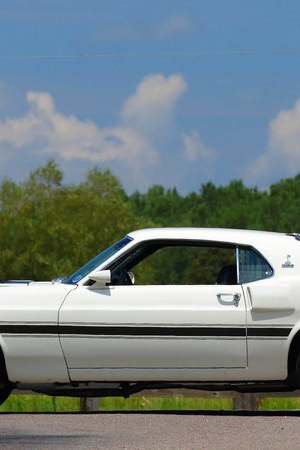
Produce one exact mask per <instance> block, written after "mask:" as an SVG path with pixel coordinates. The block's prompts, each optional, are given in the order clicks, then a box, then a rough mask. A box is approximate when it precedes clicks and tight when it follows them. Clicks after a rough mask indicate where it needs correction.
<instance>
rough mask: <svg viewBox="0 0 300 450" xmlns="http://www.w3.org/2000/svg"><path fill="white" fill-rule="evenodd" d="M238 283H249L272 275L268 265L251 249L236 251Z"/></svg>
mask: <svg viewBox="0 0 300 450" xmlns="http://www.w3.org/2000/svg"><path fill="white" fill-rule="evenodd" d="M238 260H239V283H241V284H243V283H250V282H251V281H257V280H262V279H264V278H269V277H271V276H272V275H273V270H272V267H271V266H270V264H269V263H268V262H267V261H266V260H265V259H264V258H263V257H262V256H261V255H260V254H258V253H256V252H255V251H254V250H253V249H251V248H239V249H238Z"/></svg>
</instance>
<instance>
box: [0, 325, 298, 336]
mask: <svg viewBox="0 0 300 450" xmlns="http://www.w3.org/2000/svg"><path fill="white" fill-rule="evenodd" d="M246 332H247V336H248V337H287V336H288V335H289V333H290V332H291V328H280V327H267V328H263V327H249V328H248V329H247V330H246V328H243V327H228V328H225V327H224V328H223V327H168V326H138V325H136V326H132V325H130V326H84V325H62V326H60V327H58V325H33V324H28V325H25V324H23V325H21V324H16V325H8V324H7V325H0V334H29V335H30V334H54V335H58V334H59V335H60V336H64V335H73V336H80V335H91V336H120V335H121V336H178V337H183V336H185V337H201V336H211V337H214V336H215V337H246Z"/></svg>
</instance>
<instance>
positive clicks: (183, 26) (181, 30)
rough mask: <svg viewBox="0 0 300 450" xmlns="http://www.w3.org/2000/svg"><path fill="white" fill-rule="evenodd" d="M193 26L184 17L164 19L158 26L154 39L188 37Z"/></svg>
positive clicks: (174, 16)
mask: <svg viewBox="0 0 300 450" xmlns="http://www.w3.org/2000/svg"><path fill="white" fill-rule="evenodd" d="M193 28H194V27H193V24H192V23H191V21H190V19H189V18H188V17H186V16H184V15H173V16H169V17H167V18H166V19H165V21H164V22H162V23H161V24H159V25H158V27H157V29H156V32H155V36H156V38H163V39H164V38H169V37H173V36H182V35H188V34H190V33H191V31H193Z"/></svg>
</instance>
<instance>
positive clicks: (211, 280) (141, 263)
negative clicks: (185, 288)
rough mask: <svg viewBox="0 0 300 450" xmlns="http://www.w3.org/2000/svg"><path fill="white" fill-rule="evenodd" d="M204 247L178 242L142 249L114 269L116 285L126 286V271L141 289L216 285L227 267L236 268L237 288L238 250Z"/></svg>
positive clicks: (156, 244)
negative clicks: (152, 286) (149, 286)
mask: <svg viewBox="0 0 300 450" xmlns="http://www.w3.org/2000/svg"><path fill="white" fill-rule="evenodd" d="M200 244H201V243H199V241H197V242H182V243H180V242H178V241H177V242H174V243H173V244H172V243H170V241H168V242H167V243H164V242H151V243H147V244H146V245H144V246H141V247H138V248H136V249H135V250H133V251H132V252H130V253H129V254H128V255H126V257H124V258H123V260H122V261H119V262H118V264H116V265H114V266H113V267H111V270H112V280H113V282H112V284H123V282H124V280H125V278H124V271H130V272H133V274H134V280H135V281H134V284H137V285H140V284H146V285H151V284H152V285H168V284H169V285H200V284H216V282H217V280H218V277H219V274H220V272H221V270H222V268H223V267H225V266H226V267H227V266H230V267H233V271H234V274H235V281H234V282H232V283H231V284H235V283H236V282H237V281H236V274H237V267H236V248H235V247H234V246H229V247H228V246H226V247H225V246H219V245H212V244H208V243H206V242H205V243H203V244H202V245H200ZM120 280H123V281H122V282H120ZM127 281H128V279H127ZM227 281H228V280H227ZM124 284H126V282H125V283H124ZM127 284H130V282H129V283H127ZM226 284H229V283H226Z"/></svg>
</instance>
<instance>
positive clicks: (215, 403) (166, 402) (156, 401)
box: [0, 395, 300, 413]
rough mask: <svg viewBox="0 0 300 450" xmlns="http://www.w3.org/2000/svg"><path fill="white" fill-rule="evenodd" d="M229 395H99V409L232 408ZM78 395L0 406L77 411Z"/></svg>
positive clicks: (279, 402)
mask: <svg viewBox="0 0 300 450" xmlns="http://www.w3.org/2000/svg"><path fill="white" fill-rule="evenodd" d="M257 406H258V410H261V411H263V410H299V409H300V398H276V397H270V398H264V399H258V402H257ZM232 409H233V400H232V399H231V398H155V397H132V398H128V399H123V398H120V397H108V398H101V399H100V400H99V410H100V411H151V410H162V411H163V410H177V411H183V410H217V411H219V410H223V411H225V410H227V411H228V410H229V411H230V410H232ZM78 411H80V399H79V398H69V397H48V396H45V395H11V396H10V397H9V398H8V399H7V400H6V402H5V403H4V404H3V405H1V406H0V413H5V412H14V413H19V412H78Z"/></svg>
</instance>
